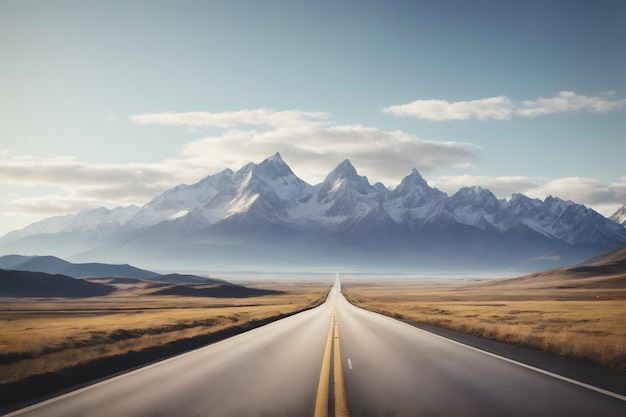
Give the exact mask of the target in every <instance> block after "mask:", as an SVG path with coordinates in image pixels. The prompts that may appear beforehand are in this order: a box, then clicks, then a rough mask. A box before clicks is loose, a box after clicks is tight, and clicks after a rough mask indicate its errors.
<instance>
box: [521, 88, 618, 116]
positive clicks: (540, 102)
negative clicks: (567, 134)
mask: <svg viewBox="0 0 626 417" xmlns="http://www.w3.org/2000/svg"><path fill="white" fill-rule="evenodd" d="M625 104H626V100H607V99H605V98H602V97H589V96H584V95H577V94H576V93H574V92H573V91H561V92H559V93H558V94H557V95H556V97H551V98H543V97H540V98H538V99H535V100H525V101H523V102H522V105H521V106H519V107H518V108H517V109H516V110H515V113H516V114H518V115H520V116H528V117H534V116H540V115H543V114H550V113H565V112H573V111H581V110H585V111H589V112H594V113H606V112H609V111H612V110H617V109H620V108H622V107H624V105H625Z"/></svg>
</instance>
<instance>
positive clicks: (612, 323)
mask: <svg viewBox="0 0 626 417" xmlns="http://www.w3.org/2000/svg"><path fill="white" fill-rule="evenodd" d="M343 292H344V294H345V295H346V297H347V298H348V300H350V302H352V303H353V304H356V305H358V306H360V307H363V308H366V309H369V310H372V311H376V312H380V313H382V314H385V315H389V316H392V317H396V318H402V319H406V320H410V321H414V322H419V323H429V324H434V325H437V326H441V327H445V328H450V329H454V330H458V331H461V332H465V333H469V334H473V335H476V336H480V337H485V338H488V339H494V340H499V341H502V342H506V343H510V344H514V345H520V346H524V347H529V348H532V349H539V350H543V351H547V352H550V353H553V354H556V355H560V356H565V357H568V358H572V359H577V360H583V361H588V362H592V363H596V364H600V365H603V366H607V367H611V368H613V369H617V370H620V371H626V318H625V313H626V291H624V290H620V289H615V288H613V289H610V290H604V289H582V288H577V289H571V288H568V289H562V288H560V289H559V288H547V287H546V286H543V287H542V288H531V287H527V288H522V289H520V288H516V287H515V286H514V285H513V284H507V285H506V286H501V285H485V284H473V285H456V286H453V285H447V286H446V285H416V284H406V283H404V284H401V283H396V284H395V285H389V286H381V285H378V286H374V285H371V284H370V285H366V284H364V285H350V286H348V287H346V286H345V285H344V290H343Z"/></svg>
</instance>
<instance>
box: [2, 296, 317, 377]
mask: <svg viewBox="0 0 626 417" xmlns="http://www.w3.org/2000/svg"><path fill="white" fill-rule="evenodd" d="M265 287H266V288H267V289H272V290H281V291H285V293H284V294H278V295H264V296H260V297H247V298H210V297H177V296H142V295H140V294H136V293H133V292H129V293H127V294H124V291H123V289H120V290H121V291H117V292H116V293H114V294H113V295H110V296H103V297H91V298H44V299H32V298H5V299H0V306H1V307H0V308H1V311H0V384H5V383H9V382H14V381H18V380H21V379H23V378H26V377H28V376H32V375H37V374H41V373H45V372H54V371H58V370H60V369H63V368H66V367H71V366H75V365H79V364H83V363H87V362H89V361H92V360H94V359H96V358H102V357H107V356H113V355H119V354H124V353H127V352H130V351H140V350H142V349H145V348H149V347H153V346H160V345H164V344H167V343H169V342H171V341H175V340H180V339H184V338H191V337H194V336H198V335H205V334H210V333H214V332H217V331H220V330H223V329H226V328H229V327H234V326H241V325H242V324H245V323H249V322H251V321H257V320H262V319H266V318H269V317H274V316H277V315H281V314H286V313H290V312H294V311H297V310H301V309H304V308H307V307H310V306H312V305H315V304H317V303H319V302H321V301H322V300H323V299H324V298H325V296H326V294H327V291H328V286H322V285H314V284H311V285H308V286H307V285H298V286H297V287H296V286H290V285H288V284H280V285H269V284H268V285H266V286H265Z"/></svg>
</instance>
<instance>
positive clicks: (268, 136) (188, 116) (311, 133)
mask: <svg viewBox="0 0 626 417" xmlns="http://www.w3.org/2000/svg"><path fill="white" fill-rule="evenodd" d="M148 116H150V117H148ZM328 117H329V116H328V115H327V114H325V113H316V112H302V111H283V112H275V111H270V110H264V109H261V110H244V111H241V112H230V113H215V114H211V113H206V112H194V113H176V114H174V113H171V114H169V113H164V114H155V115H142V116H133V117H132V119H133V120H136V121H137V122H138V123H149V122H153V123H157V124H162V123H171V124H177V125H179V126H180V127H182V128H183V129H189V128H190V127H193V125H195V124H198V125H208V124H213V125H216V126H217V125H219V126H227V128H224V129H222V132H221V133H219V134H216V135H214V136H211V137H207V138H203V139H198V140H195V141H193V142H188V143H187V144H186V145H185V146H184V147H183V148H182V149H181V154H180V155H179V156H177V157H175V158H171V159H167V160H163V161H161V162H159V163H126V164H91V163H86V162H81V161H77V160H76V159H75V158H73V157H69V156H62V157H57V158H40V157H35V156H29V155H21V156H16V155H13V154H11V153H9V152H2V153H0V186H3V189H5V190H6V189H8V188H9V187H12V186H19V187H20V190H21V191H20V192H19V193H17V194H16V195H14V196H11V197H9V198H7V199H5V200H4V202H3V203H4V205H5V207H6V210H5V213H8V212H20V213H23V214H25V215H48V216H51V215H58V214H67V213H74V212H77V211H79V210H81V209H84V208H87V207H98V206H106V207H115V206H118V205H128V204H137V205H142V204H144V203H146V202H147V201H149V200H150V199H151V198H153V197H155V196H157V195H158V194H159V193H161V192H163V191H165V190H166V189H168V188H171V187H173V186H175V185H177V184H180V183H193V182H196V181H199V180H200V179H202V178H204V177H205V176H207V175H210V174H214V173H216V172H219V171H221V170H223V169H224V168H226V167H229V168H232V169H239V168H240V167H241V166H243V165H244V164H246V163H248V162H251V161H252V162H260V160H261V159H263V158H265V157H267V156H270V155H272V154H274V153H275V152H277V151H280V152H281V154H282V155H283V157H284V158H285V159H286V161H287V162H288V163H289V165H290V166H291V167H292V168H293V170H294V172H295V173H296V175H298V176H300V177H301V178H302V179H304V180H305V181H308V182H311V183H317V182H319V181H321V180H323V178H324V177H325V175H326V174H327V173H328V172H329V171H330V170H331V169H332V168H334V167H335V166H336V165H337V164H338V163H339V162H341V161H342V160H343V159H345V158H350V159H351V160H352V162H353V163H354V164H355V166H356V167H357V169H358V170H359V171H360V172H361V174H363V175H368V176H369V177H370V178H372V179H373V180H377V181H378V180H380V181H384V182H387V183H389V184H393V183H397V182H399V180H400V179H401V178H402V177H403V176H404V175H406V174H407V173H408V172H409V171H410V170H411V169H412V168H414V167H417V168H418V169H420V170H422V171H424V172H429V171H432V170H433V169H435V168H438V167H444V166H463V165H467V164H468V163H470V162H471V161H473V159H474V152H475V150H476V149H477V148H476V147H475V146H473V145H471V144H467V143H459V142H436V141H429V140H425V139H421V138H418V137H416V136H413V135H410V134H407V133H405V132H401V131H394V132H388V131H383V130H380V129H376V128H373V127H366V126H361V125H350V126H347V125H336V124H333V123H332V122H331V121H329V120H328ZM300 122H301V123H300ZM231 126H232V127H233V128H230V127H231ZM251 126H252V127H255V128H258V130H256V129H251V130H243V129H241V127H251ZM24 190H30V191H27V192H24Z"/></svg>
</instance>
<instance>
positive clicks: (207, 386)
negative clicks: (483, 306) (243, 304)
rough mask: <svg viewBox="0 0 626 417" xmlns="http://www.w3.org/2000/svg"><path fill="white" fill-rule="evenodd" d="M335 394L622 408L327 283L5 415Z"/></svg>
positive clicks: (234, 408) (558, 408)
mask: <svg viewBox="0 0 626 417" xmlns="http://www.w3.org/2000/svg"><path fill="white" fill-rule="evenodd" d="M333 332H334V333H333ZM331 335H333V336H332V340H335V339H336V340H337V341H338V344H335V343H333V344H331ZM331 346H335V347H331ZM339 346H340V349H339ZM329 347H331V348H330V350H329ZM337 353H340V354H339V355H337ZM329 357H333V359H334V360H337V361H338V362H337V364H336V365H332V363H333V362H329V360H328V358H329ZM339 363H341V364H342V366H339ZM329 364H330V365H329ZM325 366H326V367H328V366H330V368H329V369H327V371H328V372H329V373H327V374H324V373H323V370H324V367H325ZM338 368H341V371H342V372H341V373H342V374H343V383H341V381H340V380H339V382H337V380H336V379H334V377H336V376H337V375H338V374H340V373H339V372H338ZM320 375H330V377H329V376H325V377H324V378H321V380H322V381H324V380H326V382H328V384H320ZM333 376H334V377H333ZM339 386H342V387H345V394H344V391H343V390H337V387H339ZM324 390H327V392H328V391H329V394H328V395H329V398H330V399H329V400H328V401H327V400H326V397H324V396H320V392H322V391H324ZM340 397H343V398H340ZM320 399H321V400H320ZM342 401H343V402H344V405H347V411H348V414H349V415H350V416H384V417H388V416H524V417H528V416H620V417H621V416H624V415H626V401H625V400H624V398H623V397H622V398H615V397H613V396H610V395H606V394H604V393H601V392H597V391H594V390H592V389H589V388H587V387H583V386H580V385H577V384H574V383H571V382H569V381H565V380H562V379H559V378H555V377H553V376H549V375H546V374H544V373H541V372H538V371H536V370H533V369H529V368H527V367H524V366H520V365H519V364H516V363H512V362H510V361H506V360H503V359H501V358H498V357H495V356H493V355H489V354H485V353H484V352H480V351H477V350H475V349H472V348H469V347H467V346H463V345H460V344H457V343H455V342H451V341H449V340H447V339H443V338H441V337H438V336H435V335H433V334H431V333H428V332H425V331H422V330H419V329H416V328H414V327H412V326H409V325H407V324H404V323H402V322H399V321H397V320H393V319H391V318H388V317H384V316H381V315H378V314H374V313H370V312H367V311H364V310H361V309H359V308H356V307H354V306H352V305H350V304H349V303H348V302H347V301H346V300H345V299H344V298H343V296H342V295H341V294H340V293H339V288H338V285H336V286H335V288H333V290H331V292H330V295H329V297H328V300H327V302H326V303H324V304H323V305H322V306H320V307H318V308H316V309H313V310H310V311H306V312H303V313H301V314H298V315H295V316H292V317H288V318H286V319H283V320H280V321H277V322H274V323H272V324H269V325H267V326H264V327H261V328H258V329H255V330H252V331H249V332H247V333H244V334H241V335H239V336H235V337H233V338H230V339H227V340H225V341H222V342H220V343H216V344H213V345H210V346H207V347H205V348H202V349H199V350H196V351H193V352H190V353H187V354H184V355H181V356H178V357H175V358H172V359H169V360H166V361H163V362H159V363H157V364H154V365H151V366H148V367H145V368H142V369H139V370H136V371H133V372H130V373H127V374H124V375H121V376H118V377H116V378H113V379H110V380H107V381H104V382H101V383H99V384H95V385H92V386H90V387H87V388H84V389H81V390H79V391H75V392H73V393H69V394H67V395H64V396H61V397H58V398H54V399H51V400H49V401H46V402H44V403H41V404H37V405H34V406H32V407H29V408H27V409H24V410H20V411H18V412H15V413H13V414H10V415H20V416H63V417H74V416H90V417H97V416H138V417H139V416H141V417H152V416H168V417H172V416H216V417H219V416H290V417H297V416H312V415H314V412H315V413H316V415H320V416H323V415H325V413H326V412H328V413H329V415H331V416H332V415H337V416H338V415H340V414H341V412H340V411H339V410H338V409H337V410H335V408H334V404H335V403H337V404H339V403H341V402H342ZM316 402H317V406H316ZM320 403H321V404H323V405H326V404H327V403H328V404H329V405H330V407H328V408H326V407H322V408H323V409H322V410H320V407H319V404H320ZM343 413H344V414H343V415H346V414H345V409H344V410H343Z"/></svg>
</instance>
